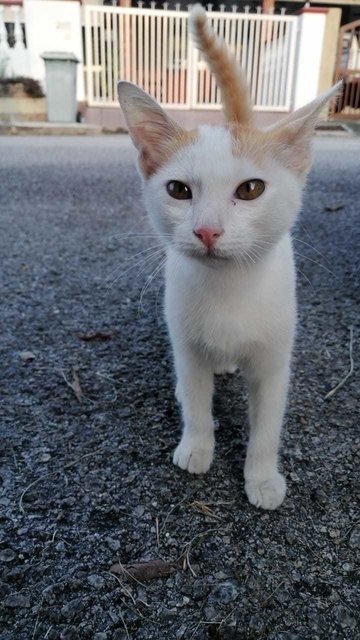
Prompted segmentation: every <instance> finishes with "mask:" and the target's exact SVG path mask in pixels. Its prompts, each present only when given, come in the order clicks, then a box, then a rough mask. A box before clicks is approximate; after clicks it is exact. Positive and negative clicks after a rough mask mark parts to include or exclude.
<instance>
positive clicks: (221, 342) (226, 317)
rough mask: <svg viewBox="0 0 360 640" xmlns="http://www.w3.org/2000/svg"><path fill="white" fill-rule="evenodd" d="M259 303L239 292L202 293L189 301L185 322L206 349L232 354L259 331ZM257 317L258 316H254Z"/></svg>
mask: <svg viewBox="0 0 360 640" xmlns="http://www.w3.org/2000/svg"><path fill="white" fill-rule="evenodd" d="M256 307H258V305H257V304H256V302H255V305H254V301H253V300H251V299H249V297H248V298H247V300H245V297H244V298H242V297H241V294H240V292H238V291H233V292H229V294H228V295H226V292H225V291H223V292H221V295H218V296H216V295H212V297H211V298H209V297H208V296H207V294H206V293H205V292H203V293H201V294H200V295H199V292H198V295H197V299H196V301H195V302H194V300H192V301H190V304H189V307H188V312H187V313H186V314H185V321H186V322H187V323H188V330H189V331H191V333H192V335H193V336H194V339H195V340H196V342H198V343H199V344H201V345H203V346H204V347H205V348H206V349H209V350H214V351H220V352H222V353H229V354H233V353H234V352H237V351H241V349H242V347H244V346H245V345H246V344H248V343H249V342H253V341H256V340H257V339H258V337H259V333H261V328H260V326H259V317H260V316H259V314H256ZM257 318H258V319H257Z"/></svg>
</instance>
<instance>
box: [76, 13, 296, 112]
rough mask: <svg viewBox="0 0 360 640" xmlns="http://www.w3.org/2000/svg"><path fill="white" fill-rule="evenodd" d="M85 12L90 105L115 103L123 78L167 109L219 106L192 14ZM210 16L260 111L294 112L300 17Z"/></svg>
mask: <svg viewBox="0 0 360 640" xmlns="http://www.w3.org/2000/svg"><path fill="white" fill-rule="evenodd" d="M84 10H85V86H86V95H87V101H88V104H89V106H97V107H99V106H101V107H103V106H115V105H117V97H116V85H117V82H118V80H119V79H122V80H129V81H131V82H134V83H135V84H137V85H138V86H140V87H142V88H143V89H144V90H145V91H146V92H148V93H150V94H151V95H152V96H153V97H154V98H155V99H156V100H157V101H158V102H159V103H160V104H162V105H163V106H165V107H167V108H177V109H179V108H180V109H181V108H182V109H220V107H221V96H220V92H219V90H218V89H217V87H216V85H215V80H214V78H213V77H212V76H211V74H210V73H209V71H208V69H207V66H206V64H205V62H204V61H203V60H202V58H201V55H200V54H199V52H198V51H197V50H196V49H195V47H194V45H193V44H192V41H191V37H190V36H189V30H188V15H189V14H188V12H186V11H169V10H165V9H164V10H161V9H135V8H125V7H119V8H118V7H109V6H105V7H100V6H93V5H87V6H85V7H84ZM208 16H209V18H210V20H211V22H212V25H213V28H214V29H215V31H216V32H217V33H218V34H219V35H220V36H221V37H222V38H224V39H225V41H226V42H227V43H228V45H229V47H230V48H231V50H232V51H233V52H234V55H235V57H236V60H237V61H238V62H239V64H240V65H241V66H242V67H243V68H244V69H245V72H246V75H247V78H248V82H249V85H250V91H251V96H252V100H253V103H254V105H255V109H258V110H260V111H266V110H268V111H286V110H290V108H291V96H292V89H293V81H294V62H295V46H296V30H297V17H296V16H285V15H261V14H258V13H256V14H253V13H235V12H233V13H225V12H209V13H208Z"/></svg>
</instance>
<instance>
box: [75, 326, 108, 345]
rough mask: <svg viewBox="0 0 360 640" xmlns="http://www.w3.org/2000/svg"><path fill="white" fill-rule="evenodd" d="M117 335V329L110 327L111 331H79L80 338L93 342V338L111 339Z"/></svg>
mask: <svg viewBox="0 0 360 640" xmlns="http://www.w3.org/2000/svg"><path fill="white" fill-rule="evenodd" d="M114 335H115V331H114V330H113V329H110V330H109V331H89V333H78V336H77V337H78V338H79V339H80V340H83V341H84V342H91V340H111V338H112V337H113V336H114Z"/></svg>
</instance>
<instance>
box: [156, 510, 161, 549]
mask: <svg viewBox="0 0 360 640" xmlns="http://www.w3.org/2000/svg"><path fill="white" fill-rule="evenodd" d="M155 527H156V544H157V547H158V548H159V547H160V537H159V518H158V517H157V516H156V518H155Z"/></svg>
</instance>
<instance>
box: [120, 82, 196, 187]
mask: <svg viewBox="0 0 360 640" xmlns="http://www.w3.org/2000/svg"><path fill="white" fill-rule="evenodd" d="M118 96H119V102H120V106H121V108H122V110H123V112H124V115H125V120H126V123H127V125H128V127H129V133H130V136H131V139H132V141H133V143H134V145H135V147H136V148H137V149H138V150H139V153H140V157H139V167H140V171H141V173H142V174H143V176H144V177H145V178H148V177H150V176H151V175H152V174H153V173H155V171H156V170H157V169H158V168H159V167H160V166H161V165H162V164H164V162H165V161H166V159H167V157H168V153H169V147H171V145H172V143H173V142H174V141H175V140H176V139H178V138H179V137H180V136H181V134H182V133H183V130H182V129H181V127H180V126H179V125H178V124H177V123H176V122H174V121H173V120H171V118H169V117H168V116H167V115H166V113H165V112H164V111H163V109H161V107H160V106H159V105H158V104H157V102H155V100H153V99H152V98H151V97H150V96H149V95H148V94H147V93H145V91H142V89H139V87H137V86H136V85H134V84H132V83H131V82H119V83H118Z"/></svg>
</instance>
